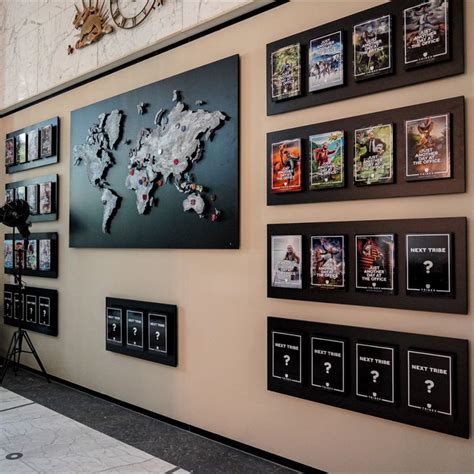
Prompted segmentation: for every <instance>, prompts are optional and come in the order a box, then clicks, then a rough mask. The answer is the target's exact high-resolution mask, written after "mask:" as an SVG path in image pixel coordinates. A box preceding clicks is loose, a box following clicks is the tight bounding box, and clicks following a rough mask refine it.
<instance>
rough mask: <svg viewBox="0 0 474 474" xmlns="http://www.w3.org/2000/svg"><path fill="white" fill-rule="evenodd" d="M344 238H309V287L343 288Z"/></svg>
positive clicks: (332, 236)
mask: <svg viewBox="0 0 474 474" xmlns="http://www.w3.org/2000/svg"><path fill="white" fill-rule="evenodd" d="M344 250H345V246H344V236H342V235H327V236H326V235H325V236H316V237H311V285H312V286H317V287H319V288H328V289H340V288H344V287H345V261H344V258H345V257H344V256H345V251H344Z"/></svg>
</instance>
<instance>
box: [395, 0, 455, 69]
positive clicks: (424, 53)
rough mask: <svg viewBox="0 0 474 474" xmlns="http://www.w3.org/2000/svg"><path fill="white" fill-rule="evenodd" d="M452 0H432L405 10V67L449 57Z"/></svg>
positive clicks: (421, 64)
mask: <svg viewBox="0 0 474 474" xmlns="http://www.w3.org/2000/svg"><path fill="white" fill-rule="evenodd" d="M449 31H450V27H449V0H430V1H425V2H422V3H419V4H418V5H415V6H413V7H410V8H406V9H405V10H404V11H403V32H404V46H405V67H406V68H411V67H417V66H423V65H424V64H431V63H434V62H438V61H444V60H446V59H449V56H450V54H449V53H450V51H449Z"/></svg>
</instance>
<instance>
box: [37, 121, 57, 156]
mask: <svg viewBox="0 0 474 474" xmlns="http://www.w3.org/2000/svg"><path fill="white" fill-rule="evenodd" d="M54 145H55V143H54V134H53V125H46V126H45V127H43V128H42V129H41V130H40V156H41V158H48V157H50V156H53V155H54V154H55V149H54Z"/></svg>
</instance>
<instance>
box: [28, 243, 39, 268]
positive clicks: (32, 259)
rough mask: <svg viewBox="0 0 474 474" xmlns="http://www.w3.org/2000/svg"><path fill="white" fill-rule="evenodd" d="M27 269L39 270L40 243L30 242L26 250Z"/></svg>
mask: <svg viewBox="0 0 474 474" xmlns="http://www.w3.org/2000/svg"><path fill="white" fill-rule="evenodd" d="M26 268H27V269H28V270H38V241H37V240H28V247H27V248H26Z"/></svg>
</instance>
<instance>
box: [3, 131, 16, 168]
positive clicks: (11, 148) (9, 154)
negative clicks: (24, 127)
mask: <svg viewBox="0 0 474 474" xmlns="http://www.w3.org/2000/svg"><path fill="white" fill-rule="evenodd" d="M14 164H15V138H13V137H12V138H7V139H6V140H5V166H10V165H14Z"/></svg>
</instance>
